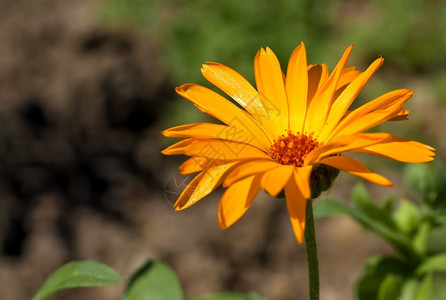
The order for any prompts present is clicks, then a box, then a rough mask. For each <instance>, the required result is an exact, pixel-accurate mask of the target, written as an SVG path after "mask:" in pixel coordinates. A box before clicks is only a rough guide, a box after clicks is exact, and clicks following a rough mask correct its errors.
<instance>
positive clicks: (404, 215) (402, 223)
mask: <svg viewBox="0 0 446 300" xmlns="http://www.w3.org/2000/svg"><path fill="white" fill-rule="evenodd" d="M393 220H394V221H395V223H396V225H397V226H398V228H399V229H400V230H401V231H402V232H403V233H404V234H406V235H408V236H411V235H412V234H413V233H414V232H415V230H416V229H417V228H418V225H419V224H420V220H421V216H420V210H419V208H418V207H417V206H416V205H415V204H413V203H412V202H410V201H408V200H402V201H401V202H400V205H399V206H398V209H397V210H396V211H395V213H394V215H393Z"/></svg>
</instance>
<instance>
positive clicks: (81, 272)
mask: <svg viewBox="0 0 446 300" xmlns="http://www.w3.org/2000/svg"><path fill="white" fill-rule="evenodd" d="M121 281H122V278H121V276H119V274H118V273H116V271H114V270H113V269H112V268H110V267H109V266H106V265H104V264H102V263H99V262H96V261H92V260H84V261H72V262H69V263H67V264H65V265H63V266H62V267H60V268H59V269H57V270H56V271H55V272H54V273H53V274H52V275H51V276H50V277H49V278H48V279H47V281H46V282H45V283H44V284H43V286H42V287H41V288H40V289H39V290H38V291H37V293H36V295H35V296H34V297H33V300H41V299H46V298H48V297H49V296H50V295H52V294H54V293H56V292H58V291H60V290H64V289H69V288H76V287H93V286H105V285H111V284H116V283H119V282H121Z"/></svg>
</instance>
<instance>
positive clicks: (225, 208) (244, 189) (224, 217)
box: [218, 176, 260, 229]
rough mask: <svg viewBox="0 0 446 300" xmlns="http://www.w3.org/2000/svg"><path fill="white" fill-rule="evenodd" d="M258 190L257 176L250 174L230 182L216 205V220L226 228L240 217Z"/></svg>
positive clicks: (222, 227) (258, 181)
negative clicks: (217, 205) (232, 182)
mask: <svg viewBox="0 0 446 300" xmlns="http://www.w3.org/2000/svg"><path fill="white" fill-rule="evenodd" d="M259 191H260V179H259V176H250V177H247V178H245V179H243V180H240V181H237V182H235V183H234V184H232V185H231V186H230V187H229V188H228V189H227V190H226V191H225V193H224V194H223V196H222V197H221V200H220V204H219V207H218V221H219V223H220V227H221V229H226V228H228V227H229V226H231V225H232V224H234V223H235V222H236V221H237V220H238V219H240V218H241V217H242V216H243V214H244V213H245V212H246V211H247V210H248V208H249V206H250V205H251V203H252V201H253V200H254V199H255V197H256V196H257V194H258V193H259Z"/></svg>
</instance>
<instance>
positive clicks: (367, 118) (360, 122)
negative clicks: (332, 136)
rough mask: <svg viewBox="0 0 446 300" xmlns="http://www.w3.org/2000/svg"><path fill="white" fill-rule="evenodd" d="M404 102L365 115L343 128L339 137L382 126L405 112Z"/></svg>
mask: <svg viewBox="0 0 446 300" xmlns="http://www.w3.org/2000/svg"><path fill="white" fill-rule="evenodd" d="M403 105H404V101H398V102H396V103H394V105H392V106H391V107H389V108H387V109H382V110H376V111H373V112H370V113H368V114H366V115H363V116H361V117H359V118H357V119H356V120H354V121H352V122H350V123H349V124H348V125H346V126H345V127H344V128H342V129H341V130H340V131H339V132H337V134H338V135H350V134H355V133H359V132H363V131H365V130H367V129H370V128H373V127H375V126H377V125H379V124H382V123H384V122H386V121H388V120H390V119H391V118H393V117H395V116H397V115H398V113H399V112H401V111H402V110H403Z"/></svg>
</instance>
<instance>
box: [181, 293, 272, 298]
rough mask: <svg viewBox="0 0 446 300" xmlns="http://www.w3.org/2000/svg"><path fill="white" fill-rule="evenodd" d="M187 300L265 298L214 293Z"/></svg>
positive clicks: (254, 295) (251, 295)
mask: <svg viewBox="0 0 446 300" xmlns="http://www.w3.org/2000/svg"><path fill="white" fill-rule="evenodd" d="M189 300H265V298H263V297H262V296H259V295H257V294H255V293H250V294H242V293H230V292H223V293H216V294H210V295H205V296H201V297H196V298H191V299H189Z"/></svg>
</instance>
